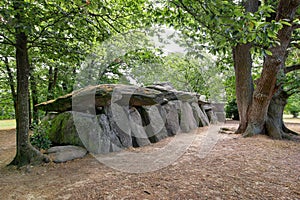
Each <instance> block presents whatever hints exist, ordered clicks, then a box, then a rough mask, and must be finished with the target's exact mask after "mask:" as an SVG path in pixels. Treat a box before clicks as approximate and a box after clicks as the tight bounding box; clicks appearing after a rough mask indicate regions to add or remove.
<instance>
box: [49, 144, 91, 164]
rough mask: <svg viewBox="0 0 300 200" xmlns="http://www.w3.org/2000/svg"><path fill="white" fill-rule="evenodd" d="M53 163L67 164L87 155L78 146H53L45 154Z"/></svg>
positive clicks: (84, 150) (85, 151)
mask: <svg viewBox="0 0 300 200" xmlns="http://www.w3.org/2000/svg"><path fill="white" fill-rule="evenodd" d="M46 154H48V156H49V157H50V159H51V160H52V161H53V162H55V163H62V162H67V161H69V160H74V159H77V158H82V157H84V156H85V155H86V154H87V150H86V149H84V148H82V147H78V146H71V145H68V146H55V147H51V148H50V149H48V151H47V152H46Z"/></svg>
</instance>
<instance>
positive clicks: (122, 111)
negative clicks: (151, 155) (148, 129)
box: [104, 104, 132, 148]
mask: <svg viewBox="0 0 300 200" xmlns="http://www.w3.org/2000/svg"><path fill="white" fill-rule="evenodd" d="M104 110H105V115H106V116H107V118H108V121H109V124H110V129H111V131H112V132H113V134H114V135H116V136H117V137H118V138H119V141H120V142H121V145H122V148H128V147H132V137H131V127H130V123H129V116H128V115H129V108H128V107H123V106H120V105H118V104H112V105H111V106H106V107H105V108H104Z"/></svg>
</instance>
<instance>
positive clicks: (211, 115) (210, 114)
mask: <svg viewBox="0 0 300 200" xmlns="http://www.w3.org/2000/svg"><path fill="white" fill-rule="evenodd" d="M206 114H207V116H208V119H209V122H210V123H211V124H217V123H218V118H217V116H216V115H215V113H214V111H213V110H207V111H206Z"/></svg>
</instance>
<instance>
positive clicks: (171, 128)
mask: <svg viewBox="0 0 300 200" xmlns="http://www.w3.org/2000/svg"><path fill="white" fill-rule="evenodd" d="M176 105H177V106H176ZM177 107H178V103H174V102H169V103H167V104H164V105H162V109H161V113H162V118H163V119H164V120H165V127H166V129H167V132H168V136H173V135H176V134H177V133H178V132H180V122H179V113H178V112H180V107H179V110H178V108H177Z"/></svg>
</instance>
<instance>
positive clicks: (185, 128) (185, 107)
mask: <svg viewBox="0 0 300 200" xmlns="http://www.w3.org/2000/svg"><path fill="white" fill-rule="evenodd" d="M197 127H198V125H197V122H196V120H195V118H194V115H193V109H192V107H191V105H190V104H189V103H188V102H183V103H182V105H181V117H180V128H181V130H182V132H185V133H187V132H189V131H191V130H194V129H196V128H197Z"/></svg>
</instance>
